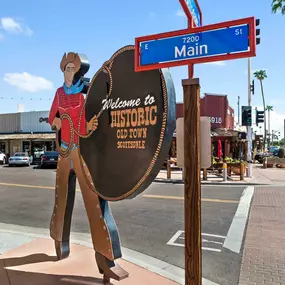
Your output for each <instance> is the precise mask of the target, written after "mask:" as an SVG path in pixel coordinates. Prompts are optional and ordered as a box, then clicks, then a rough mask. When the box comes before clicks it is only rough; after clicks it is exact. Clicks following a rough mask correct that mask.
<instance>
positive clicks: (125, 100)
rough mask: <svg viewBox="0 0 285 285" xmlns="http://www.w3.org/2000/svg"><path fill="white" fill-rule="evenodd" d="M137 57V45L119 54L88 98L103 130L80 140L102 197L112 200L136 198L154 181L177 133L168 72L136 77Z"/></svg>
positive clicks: (95, 81) (91, 112) (100, 73)
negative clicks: (135, 59)
mask: <svg viewBox="0 0 285 285" xmlns="http://www.w3.org/2000/svg"><path fill="white" fill-rule="evenodd" d="M134 58H135V57H134V47H133V46H127V47H125V48H122V49H120V50H119V51H117V52H116V53H115V54H114V55H113V57H111V59H110V60H109V61H108V62H106V63H105V65H103V67H102V68H101V69H100V70H99V71H98V72H97V73H96V74H95V76H94V78H93V80H92V81H91V83H90V87H89V90H88V93H87V100H86V107H85V113H86V120H87V121H89V120H90V119H91V118H93V116H94V115H96V114H97V116H98V128H97V130H96V131H95V132H94V133H93V134H92V136H91V137H89V138H88V139H84V138H81V139H80V153H81V155H82V156H83V158H84V160H85V162H86V164H87V166H88V169H89V171H90V173H91V176H92V179H93V181H94V185H95V187H96V191H97V193H98V194H99V195H100V196H101V197H102V198H104V199H105V200H109V201H116V200H121V199H124V198H127V197H134V196H136V195H138V194H140V193H141V192H142V191H144V190H145V189H146V188H147V187H148V186H149V185H150V184H151V183H152V182H153V180H154V179H155V178H156V176H157V175H158V173H159V171H160V169H161V167H162V165H163V163H164V161H165V159H166V158H167V156H168V152H169V149H170V147H171V142H172V136H173V133H174V130H175V118H176V114H175V102H176V100H175V90H174V84H173V81H172V78H171V76H170V74H169V72H168V70H160V69H157V70H152V71H147V72H135V70H134V66H135V64H134ZM106 94H109V96H107V97H106Z"/></svg>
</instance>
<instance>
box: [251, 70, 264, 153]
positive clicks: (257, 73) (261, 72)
mask: <svg viewBox="0 0 285 285" xmlns="http://www.w3.org/2000/svg"><path fill="white" fill-rule="evenodd" d="M253 75H254V77H255V78H257V79H258V80H259V82H260V89H261V95H262V101H263V109H264V137H263V138H264V139H263V141H264V146H263V147H264V148H265V143H266V113H265V112H266V106H265V99H264V90H263V83H262V81H263V80H264V79H265V78H267V75H266V70H257V71H255V72H254V73H253Z"/></svg>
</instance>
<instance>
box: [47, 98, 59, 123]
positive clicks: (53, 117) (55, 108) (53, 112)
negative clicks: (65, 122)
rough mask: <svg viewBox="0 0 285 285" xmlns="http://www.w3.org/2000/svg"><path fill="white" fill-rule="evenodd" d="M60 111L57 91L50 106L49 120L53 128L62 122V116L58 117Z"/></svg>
mask: <svg viewBox="0 0 285 285" xmlns="http://www.w3.org/2000/svg"><path fill="white" fill-rule="evenodd" d="M58 113H59V104H58V93H57V92H56V94H55V96H54V99H53V102H52V105H51V108H50V112H49V118H48V122H49V124H50V125H51V127H52V128H53V127H54V126H55V125H59V124H60V118H59V117H57V115H58Z"/></svg>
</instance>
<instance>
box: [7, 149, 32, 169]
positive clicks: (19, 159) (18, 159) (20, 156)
mask: <svg viewBox="0 0 285 285" xmlns="http://www.w3.org/2000/svg"><path fill="white" fill-rule="evenodd" d="M31 160H32V159H31V157H29V156H28V154H27V153H25V152H16V153H15V154H14V155H13V156H11V157H9V160H8V163H9V166H13V165H15V166H16V165H26V166H30V165H31V163H32V161H31Z"/></svg>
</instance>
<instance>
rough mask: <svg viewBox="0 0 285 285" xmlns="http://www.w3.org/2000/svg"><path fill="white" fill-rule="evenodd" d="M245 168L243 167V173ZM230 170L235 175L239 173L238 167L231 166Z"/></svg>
mask: <svg viewBox="0 0 285 285" xmlns="http://www.w3.org/2000/svg"><path fill="white" fill-rule="evenodd" d="M245 170H246V169H245V168H244V174H245ZM232 172H233V173H234V174H236V175H240V167H232Z"/></svg>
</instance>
